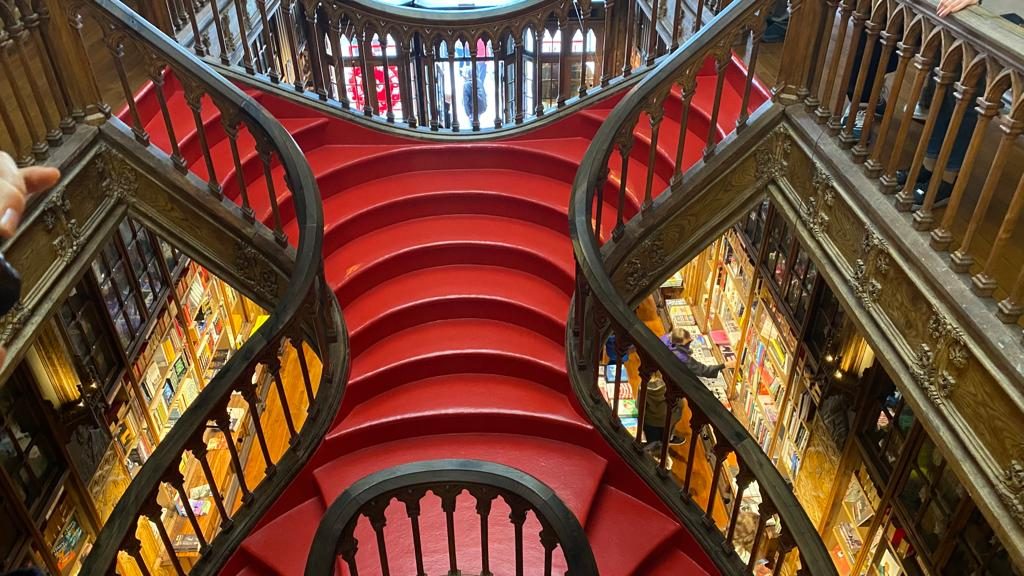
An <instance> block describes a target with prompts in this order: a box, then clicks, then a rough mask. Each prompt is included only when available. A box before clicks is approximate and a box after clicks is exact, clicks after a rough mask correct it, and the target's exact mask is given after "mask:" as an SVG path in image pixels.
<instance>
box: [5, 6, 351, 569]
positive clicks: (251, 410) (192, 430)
mask: <svg viewBox="0 0 1024 576" xmlns="http://www.w3.org/2000/svg"><path fill="white" fill-rule="evenodd" d="M97 31H98V32H99V33H98V34H93V32H97ZM97 39H98V40H100V41H99V42H96V43H97V44H99V47H100V50H95V48H94V47H93V46H92V45H90V43H91V42H94V41H96V40H97ZM129 62H135V63H138V62H142V63H143V66H142V74H141V77H140V75H139V74H138V72H139V70H138V69H130V67H129ZM168 75H173V76H174V77H175V78H176V79H177V80H178V81H180V82H181V83H182V85H183V86H184V87H185V91H186V99H187V101H188V106H189V109H190V111H191V112H192V116H193V117H194V119H195V122H196V131H195V132H194V133H192V134H189V135H188V136H185V137H180V135H177V136H176V135H175V132H174V126H180V125H181V124H180V122H177V123H176V122H172V118H171V111H170V110H169V109H168V104H167V102H166V101H165V99H164V95H163V92H162V91H161V90H159V89H157V90H156V101H155V103H154V101H153V100H146V99H144V98H142V97H141V96H136V94H137V93H138V91H139V89H140V88H141V87H142V84H143V82H149V81H151V82H152V83H153V84H155V85H156V87H157V88H159V87H160V86H161V84H162V82H163V81H164V78H165V77H167V76H168ZM111 79H113V80H114V81H115V82H116V83H117V84H116V87H119V88H120V89H121V92H122V96H123V98H124V102H126V104H125V105H124V109H123V111H122V112H121V113H119V114H118V115H116V116H115V115H112V113H111V106H110V104H108V103H107V102H104V98H103V96H102V94H103V93H104V91H103V90H102V89H101V84H103V83H109V81H110V80H111ZM107 88H108V89H107V90H106V93H108V94H109V93H110V92H111V90H110V89H109V87H107ZM142 106H151V107H158V108H159V110H158V111H156V112H155V114H156V116H155V117H156V118H158V119H159V118H162V119H163V124H164V126H165V127H166V137H165V135H164V134H161V135H160V137H159V138H156V137H155V136H154V137H153V138H151V135H150V134H148V133H147V132H146V129H145V127H144V125H143V123H142V120H141V116H142V115H143V111H140V107H142ZM213 111H215V112H216V117H217V118H219V120H220V122H219V123H217V122H207V121H205V120H204V118H206V119H208V118H209V117H210V116H211V112H213ZM145 112H146V113H147V114H148V113H149V112H152V111H151V110H149V111H145ZM119 118H124V119H125V120H126V122H127V123H128V124H129V126H126V125H125V123H122V122H121V120H119ZM0 121H2V126H3V128H4V129H3V130H0V146H2V147H3V148H4V149H11V150H13V151H14V152H15V153H16V156H17V158H18V161H19V163H21V164H31V163H34V162H41V161H52V162H60V161H65V162H68V161H70V162H72V163H74V162H75V161H76V160H75V158H71V159H70V160H69V158H68V157H67V156H68V154H71V152H68V153H67V154H65V153H64V152H62V151H63V150H69V149H70V148H71V146H70V145H69V142H70V141H72V140H75V139H76V138H78V136H79V135H84V136H85V137H87V138H98V141H96V143H98V144H99V143H104V144H102V145H107V146H109V147H110V148H111V149H116V150H117V155H118V156H123V157H124V158H125V159H126V162H127V163H128V165H129V166H119V167H111V166H106V167H105V168H104V169H105V170H106V171H107V172H112V171H114V170H120V171H124V170H135V169H136V168H134V167H133V165H135V164H137V165H138V166H146V167H147V168H146V169H143V168H138V170H139V171H140V172H142V171H144V170H147V171H148V170H155V172H154V173H147V174H145V176H146V177H147V178H153V179H156V180H158V181H160V182H161V184H167V185H168V186H169V188H180V189H183V190H186V192H184V194H186V196H188V197H189V198H192V199H197V200H199V201H198V202H196V204H197V205H199V206H201V207H209V208H208V209H209V210H213V211H214V212H216V213H215V214H211V215H210V216H209V217H210V218H211V219H216V218H233V219H235V220H233V221H232V222H231V223H230V229H231V230H232V231H235V230H243V231H244V232H240V233H239V234H242V235H244V236H245V239H244V241H243V240H241V239H240V238H239V242H242V243H243V244H244V249H242V250H241V251H240V255H239V258H241V259H243V260H245V261H244V262H240V263H236V264H237V266H236V268H237V269H238V273H239V274H240V275H241V276H242V277H241V278H235V279H234V280H235V281H236V282H238V283H240V284H246V285H248V287H249V288H250V290H251V291H252V293H255V294H258V297H260V298H262V299H263V300H264V301H265V302H266V303H269V306H270V308H271V309H270V312H269V315H268V317H267V319H266V320H265V321H264V322H263V323H262V324H261V325H260V327H259V328H258V329H257V330H256V331H255V332H254V333H253V334H252V335H251V336H250V337H248V339H247V340H246V342H245V344H244V345H243V346H242V347H241V348H240V349H238V350H237V351H236V352H234V354H233V355H232V356H231V357H230V358H229V359H228V360H227V362H226V363H225V364H224V365H223V366H222V367H221V368H220V370H219V371H218V372H217V373H216V375H215V376H214V377H213V378H212V380H211V381H210V382H209V383H208V384H207V385H206V387H205V388H203V389H202V390H201V391H200V392H199V394H198V396H197V397H196V398H195V400H194V401H193V402H192V403H191V405H190V406H189V408H188V409H187V410H186V411H185V412H184V413H183V414H181V416H180V418H179V419H178V420H177V422H176V423H175V424H174V426H173V427H172V428H171V429H170V430H169V432H167V434H166V436H164V437H163V439H162V441H161V442H160V443H159V445H158V446H157V448H156V450H155V451H154V452H153V453H152V454H151V455H150V457H149V459H148V460H147V461H146V463H145V464H144V465H143V466H142V468H141V470H140V471H139V472H138V474H137V475H136V477H135V478H134V480H133V481H132V483H131V484H130V486H129V487H128V489H127V491H126V492H125V493H124V495H123V496H122V497H121V498H120V500H119V501H118V502H117V505H116V507H115V508H114V510H113V512H112V513H111V514H110V516H109V518H108V519H107V520H106V524H105V525H104V526H102V530H101V531H100V533H99V535H98V537H97V540H96V542H95V544H94V545H93V547H92V550H91V552H90V553H89V554H88V556H87V557H86V558H85V559H84V565H83V568H82V573H83V574H110V573H114V571H115V569H116V570H117V571H118V572H119V573H122V574H134V573H139V574H143V575H146V574H153V573H164V572H165V570H166V569H170V570H171V571H172V572H173V573H176V574H184V573H185V572H186V570H185V568H184V567H183V563H182V559H181V558H180V557H179V551H178V550H177V549H176V543H175V542H174V541H173V540H172V538H171V534H170V533H169V530H168V528H167V527H166V525H165V520H164V515H165V514H164V512H165V508H167V507H168V505H167V501H168V500H172V501H173V500H177V501H179V502H181V503H182V504H183V506H182V510H183V512H182V514H184V515H185V516H186V517H187V521H188V529H186V534H188V535H190V536H192V537H193V538H194V539H195V541H196V543H197V544H198V547H199V552H200V554H199V559H198V560H197V561H196V563H195V564H194V566H193V567H192V568H191V570H190V571H191V572H193V573H201V572H203V571H204V569H205V570H209V571H211V572H212V571H213V570H215V569H216V568H218V567H219V566H221V565H222V564H223V562H224V561H226V559H227V558H228V556H229V555H230V554H231V552H232V551H233V550H234V548H235V547H236V546H237V544H238V542H240V540H241V538H243V537H244V536H245V535H246V534H247V533H248V531H249V529H250V528H251V527H252V526H253V525H254V524H255V522H256V521H257V520H258V519H259V518H260V517H261V516H262V514H263V513H264V512H265V511H266V509H267V508H268V507H269V506H270V505H271V504H272V503H273V501H274V499H275V498H276V497H277V495H278V494H280V492H281V491H282V490H283V489H284V488H285V487H286V486H287V484H288V483H289V482H290V481H291V479H292V478H293V477H294V475H295V473H297V472H298V470H299V469H301V467H302V465H303V464H304V463H305V461H306V460H307V459H308V458H309V456H311V455H312V452H313V450H314V448H315V447H316V446H317V445H318V444H319V442H320V440H322V438H323V436H324V434H325V433H326V431H327V427H328V426H329V424H330V422H331V419H332V418H333V417H334V415H335V413H336V411H337V407H338V405H339V403H340V400H341V396H342V393H343V391H344V379H345V378H346V377H347V373H348V355H347V352H346V348H347V333H346V331H345V328H344V324H343V321H342V318H341V312H340V309H339V307H338V304H337V300H336V299H335V297H334V294H333V293H332V292H331V290H330V288H329V287H328V285H327V284H326V282H325V280H324V274H323V255H322V243H323V212H322V204H321V200H320V195H319V191H318V188H317V183H316V180H315V178H314V176H313V174H312V172H311V170H310V167H309V165H308V164H307V162H306V160H305V158H304V156H303V154H302V151H301V150H300V149H299V148H298V146H297V145H296V144H295V142H294V141H293V140H292V138H291V136H290V135H289V134H288V133H287V132H286V131H285V129H284V128H283V127H282V126H281V125H280V124H279V123H278V122H276V121H275V120H274V119H273V118H272V117H271V116H269V115H268V114H267V113H266V111H264V110H263V109H262V108H261V107H260V106H259V105H258V104H256V103H255V101H254V100H253V99H252V98H250V97H248V96H247V95H245V94H244V93H243V92H242V91H241V90H239V89H238V88H236V87H235V86H234V85H232V84H231V83H229V82H228V81H226V80H224V79H223V77H221V76H220V75H219V74H217V73H216V72H214V71H213V70H212V69H211V68H210V67H209V66H208V65H206V64H205V63H203V62H202V61H201V60H199V59H197V58H196V57H194V56H192V55H190V54H188V53H187V52H186V51H184V50H182V49H181V48H180V46H179V45H178V44H177V43H175V42H174V41H172V40H171V39H170V38H168V37H167V36H165V35H163V34H162V33H161V32H159V31H158V30H157V29H156V28H154V27H153V26H152V25H150V24H149V23H148V22H146V21H145V20H143V19H142V18H141V17H140V16H139V15H138V14H136V13H134V12H133V11H131V10H130V9H129V8H127V7H126V6H125V5H124V4H122V3H120V2H118V1H117V0H90V1H89V2H81V3H71V4H69V3H64V2H42V1H35V2H14V3H10V2H8V3H2V5H0ZM89 124H91V125H96V126H99V130H95V129H92V128H89V127H88V126H87V125H89ZM79 140H82V139H79ZM133 140H134V141H133ZM156 140H159V144H156V143H154V141H156ZM225 141H227V142H229V144H230V148H231V152H232V154H231V155H230V157H225V156H224V155H220V156H217V155H214V154H211V152H210V148H211V146H212V145H213V144H214V143H219V142H225ZM81 143H82V142H79V144H81ZM91 143H92V142H91V141H90V142H85V144H84V145H90V144H91ZM252 148H255V149H256V151H257V154H256V155H255V157H254V158H247V161H249V162H247V165H249V164H251V165H252V166H251V167H252V168H255V169H252V170H244V169H243V166H242V164H241V159H240V155H239V149H242V150H247V149H252ZM79 150H80V149H79ZM84 158H85V160H84V161H88V155H86V156H84ZM104 158H108V156H106V155H100V156H98V157H97V160H96V161H98V162H105V161H106V160H104ZM278 168H280V169H283V172H284V175H285V176H284V182H285V184H284V187H283V188H282V185H281V184H280V181H279V180H277V179H276V178H275V177H274V176H273V175H272V173H271V171H272V169H274V170H276V169H278ZM218 174H219V175H220V176H221V177H224V176H227V175H232V174H233V175H232V177H231V179H230V180H227V179H225V180H223V181H222V179H221V178H218ZM249 176H251V178H250V177H249ZM131 178H132V179H133V180H134V179H135V177H134V176H131ZM139 179H140V180H141V176H140V177H139ZM256 179H265V180H266V186H267V189H268V191H269V198H260V199H258V201H257V199H255V198H250V197H249V195H248V192H247V189H248V187H250V186H252V182H253V181H255V180H256ZM227 182H230V185H227V186H226V187H227V188H229V192H225V190H223V189H222V184H225V185H226V183H227ZM105 185H109V186H116V185H117V182H113V181H111V182H107V183H105ZM118 192H120V194H118ZM95 193H96V194H98V195H100V194H106V195H108V196H110V197H112V198H114V201H115V202H119V201H124V202H127V201H128V199H127V198H125V196H126V195H127V194H126V193H124V191H123V190H122V191H116V190H97V191H95ZM168 194H170V193H168ZM228 196H230V198H229V197H228ZM137 200H138V199H137ZM250 200H252V202H250ZM138 201H139V202H141V200H138ZM254 205H256V206H260V207H261V208H259V209H256V210H254V208H253V206H254ZM203 209H207V208H199V210H203ZM264 210H265V212H266V216H265V215H264ZM282 210H287V212H286V213H287V214H291V215H294V220H295V222H294V223H293V224H292V225H291V226H290V227H289V230H296V231H297V237H293V238H292V239H289V238H288V234H287V233H286V230H285V223H284V222H282V216H281V214H282ZM257 212H259V214H257ZM257 215H258V216H259V218H257V217H256V216H257ZM263 221H266V222H269V223H270V224H269V225H264V224H263V223H262V222H263ZM162 225H163V226H164V227H165V228H169V229H172V230H173V229H174V228H175V226H180V227H183V228H185V227H187V225H185V224H182V223H181V222H177V223H175V222H164V223H163V224H162ZM268 226H269V227H268ZM232 233H234V232H232ZM223 240H224V239H223V238H221V239H216V240H214V239H211V243H213V242H223ZM196 248H197V247H194V246H189V247H183V251H185V252H187V253H189V254H196V253H198V254H203V253H204V252H203V250H200V249H196ZM260 250H264V251H266V252H265V253H258V252H259V251H260ZM264 261H266V266H263V265H261V264H260V263H261V262H264ZM217 264H218V265H220V264H222V263H217ZM246 275H248V277H247V276H246ZM227 280H229V281H231V280H232V279H230V278H228V279H227ZM279 287H280V288H279ZM283 362H284V363H287V364H286V365H287V366H288V367H289V368H290V370H288V373H287V374H286V371H285V370H284V369H283V368H282V364H283ZM286 381H287V382H288V383H289V384H294V387H292V388H291V389H292V390H294V393H292V394H288V393H287V391H286V390H285V386H286V384H285V383H286ZM233 398H235V400H234V402H235V403H236V404H237V403H238V402H239V400H238V399H239V398H240V399H241V402H242V403H243V405H244V406H245V413H246V414H247V415H248V417H247V418H246V419H245V420H243V421H241V424H242V426H243V433H244V435H245V437H246V441H245V443H244V444H243V443H241V442H238V439H237V438H236V434H235V432H234V428H235V424H234V423H233V422H232V417H231V413H230V412H229V407H228V404H229V402H231V401H232V399H233ZM282 420H283V424H282V423H281V422H282ZM272 425H273V426H280V427H281V429H282V430H281V432H282V433H284V434H286V436H285V439H286V440H287V442H272V441H269V440H268V439H269V438H270V434H271V431H270V430H269V426H272ZM214 439H216V440H214ZM212 440H214V441H216V442H219V443H220V445H221V446H222V447H223V448H226V453H227V454H228V456H229V457H230V460H229V461H228V463H227V467H228V472H227V474H226V475H225V476H223V477H221V481H222V483H220V484H218V481H217V478H215V475H214V472H213V470H212V468H213V466H211V461H212V459H211V455H210V454H209V453H208V450H209V448H208V442H210V441H212ZM185 469H188V470H194V471H195V474H194V475H193V476H196V477H199V476H198V475H199V472H200V471H201V474H202V476H201V478H203V481H205V483H206V484H207V485H208V486H209V495H210V497H212V500H213V503H214V510H213V511H211V512H210V514H209V515H208V516H207V518H206V519H204V520H207V521H205V522H200V521H199V519H198V518H197V515H196V514H195V513H194V512H193V510H192V508H191V506H190V505H189V502H190V500H189V491H190V489H191V488H194V486H189V485H188V481H187V480H186V478H185V477H184V475H183V470H185ZM224 478H227V480H224ZM210 519H213V520H210ZM193 556H194V555H193ZM193 559H194V558H193ZM204 567H205V568H204Z"/></svg>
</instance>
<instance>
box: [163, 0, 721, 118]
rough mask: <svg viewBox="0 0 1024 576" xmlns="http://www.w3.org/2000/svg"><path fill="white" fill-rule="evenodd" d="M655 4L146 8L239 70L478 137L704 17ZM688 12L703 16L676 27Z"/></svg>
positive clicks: (634, 59)
mask: <svg viewBox="0 0 1024 576" xmlns="http://www.w3.org/2000/svg"><path fill="white" fill-rule="evenodd" d="M662 1H663V0H654V2H653V4H651V3H648V2H647V1H646V0H619V1H618V2H615V1H614V0H612V1H608V2H605V1H596V2H595V1H593V0H587V1H584V2H573V1H570V0H528V1H525V2H520V3H515V4H512V5H509V6H506V7H501V8H493V9H481V10H469V11H438V10H424V9H418V8H407V7H396V6H391V5H383V4H377V3H376V2H374V1H373V0H356V1H351V2H339V1H337V0H303V1H301V2H295V1H293V0H283V1H281V2H279V3H271V2H268V1H266V0H255V12H254V13H258V17H249V16H248V14H249V12H248V11H249V10H250V8H249V3H248V2H247V0H227V1H226V0H219V2H214V1H210V0H206V2H203V3H188V2H185V3H181V4H179V2H180V0H168V1H166V2H164V1H163V0H158V1H157V2H155V3H154V2H153V1H152V0H144V3H145V4H146V5H147V6H148V7H149V8H148V9H147V10H146V13H150V12H161V11H162V12H163V14H161V16H160V17H159V18H157V20H158V21H161V22H167V23H169V24H168V25H169V26H170V28H171V31H170V32H169V33H170V34H171V35H174V36H175V37H176V38H177V39H178V40H179V41H180V42H182V44H183V45H186V46H189V47H190V48H191V49H192V50H193V51H194V53H195V54H196V55H198V56H201V57H206V58H208V60H209V61H210V62H211V63H217V64H219V65H223V66H228V67H230V68H231V69H232V70H233V71H234V72H236V73H238V74H239V75H241V76H242V77H244V78H246V79H249V80H252V81H262V82H267V83H269V84H270V85H281V86H283V85H290V86H292V87H293V89H294V90H293V93H298V94H300V95H302V96H305V97H308V98H311V99H315V100H318V101H320V102H322V103H326V104H328V105H330V106H332V107H335V108H336V109H337V110H338V111H339V112H341V113H344V111H352V112H355V113H356V114H361V115H362V116H364V117H367V118H370V119H372V120H375V121H380V122H382V123H384V124H387V125H391V126H395V127H400V128H403V129H417V130H418V131H420V132H423V133H435V132H437V133H454V132H463V133H466V132H468V133H479V132H489V131H494V130H502V129H508V128H515V127H517V126H519V125H521V124H523V123H526V122H530V121H533V120H537V119H540V118H543V117H546V116H549V115H550V114H551V112H552V111H554V110H559V109H563V108H565V107H566V106H572V105H574V104H576V103H578V102H580V101H581V100H583V99H585V98H588V97H594V96H597V95H600V94H601V93H602V89H604V88H607V87H609V85H610V84H617V83H618V82H620V81H622V80H625V79H626V78H628V77H630V76H632V75H633V74H635V73H636V72H638V71H646V70H648V69H650V68H651V67H652V66H653V65H654V64H655V63H656V61H657V60H658V58H661V57H662V56H664V55H665V54H666V53H667V52H669V51H670V50H673V49H675V48H676V47H678V45H679V44H680V43H681V42H682V41H683V40H685V38H686V37H687V36H688V35H689V34H690V33H692V32H693V31H695V30H698V29H700V26H701V25H702V23H703V21H704V20H705V19H709V18H710V17H711V16H713V11H712V10H711V8H712V5H711V4H710V3H708V5H707V7H706V8H705V4H706V0H698V2H697V3H696V5H697V6H696V8H693V7H691V6H690V5H689V4H686V2H684V1H683V0H679V1H677V2H675V4H674V7H673V10H672V12H671V14H669V13H668V11H667V6H666V7H665V8H666V9H664V10H662V9H661V8H660V6H661V4H660V3H661V2H662ZM665 1H667V0H665ZM684 4H685V5H686V8H685V9H684ZM693 10H696V11H697V12H699V13H700V14H699V16H698V17H697V18H696V19H694V20H693V22H692V24H690V25H686V26H684V19H688V18H692V12H693ZM662 12H664V13H663V14H662ZM651 14H654V15H655V18H656V19H657V22H656V23H655V25H652V23H651ZM257 28H258V30H257ZM254 32H258V33H259V34H260V35H261V37H262V44H263V46H265V54H264V55H263V57H262V58H261V59H260V61H259V62H258V63H257V62H256V61H255V59H254V54H252V53H251V49H250V46H249V43H248V42H246V41H241V42H236V38H237V39H245V38H249V37H250V36H252V34H253V33H254ZM210 33H212V35H213V36H214V38H213V39H212V40H209V41H204V40H203V38H204V35H206V34H210ZM641 33H642V34H641ZM197 39H198V40H197Z"/></svg>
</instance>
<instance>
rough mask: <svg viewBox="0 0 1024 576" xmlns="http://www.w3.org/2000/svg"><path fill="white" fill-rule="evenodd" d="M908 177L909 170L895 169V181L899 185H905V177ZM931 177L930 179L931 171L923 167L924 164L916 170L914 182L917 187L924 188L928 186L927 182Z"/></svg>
mask: <svg viewBox="0 0 1024 576" xmlns="http://www.w3.org/2000/svg"><path fill="white" fill-rule="evenodd" d="M909 177H910V171H909V170H897V171H896V183H897V184H899V185H900V186H904V185H906V183H907V178H909ZM931 179H932V171H931V170H929V169H927V168H925V167H924V166H922V167H921V171H920V172H918V174H917V182H916V184H917V187H918V188H925V189H927V188H928V182H931Z"/></svg>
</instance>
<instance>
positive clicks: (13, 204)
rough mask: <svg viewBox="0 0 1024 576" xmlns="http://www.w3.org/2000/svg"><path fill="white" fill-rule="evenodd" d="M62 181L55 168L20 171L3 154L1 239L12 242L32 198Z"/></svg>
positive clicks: (0, 172) (0, 162) (0, 158)
mask: <svg viewBox="0 0 1024 576" xmlns="http://www.w3.org/2000/svg"><path fill="white" fill-rule="evenodd" d="M59 179H60V171H58V170H57V169H56V168H47V167H41V166H32V167H29V168H18V165H17V164H15V162H14V158H11V155H10V154H8V153H6V152H0V237H2V238H10V237H11V236H13V235H14V232H15V231H17V229H18V224H19V223H21V217H22V215H23V214H24V213H25V202H26V201H27V199H28V196H29V195H30V194H36V193H38V192H43V191H44V190H47V189H48V188H50V187H51V186H53V185H54V184H56V183H57V180H59Z"/></svg>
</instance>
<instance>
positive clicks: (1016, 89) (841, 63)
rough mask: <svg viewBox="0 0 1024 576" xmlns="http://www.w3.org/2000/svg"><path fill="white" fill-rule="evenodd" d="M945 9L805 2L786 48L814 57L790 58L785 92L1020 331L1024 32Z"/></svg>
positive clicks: (914, 1)
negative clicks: (943, 11)
mask: <svg viewBox="0 0 1024 576" xmlns="http://www.w3.org/2000/svg"><path fill="white" fill-rule="evenodd" d="M936 12H937V3H936V2H932V1H930V0H895V1H892V2H867V1H854V0H832V1H828V2H825V1H822V0H818V1H815V2H811V3H809V4H806V5H805V6H804V7H803V8H801V11H800V12H799V13H797V14H794V19H793V20H794V22H795V23H796V24H795V25H793V26H791V27H790V29H789V35H788V37H787V39H786V47H785V49H784V54H786V55H788V54H793V53H796V52H804V51H805V50H806V51H807V52H808V53H812V54H816V55H817V56H816V58H815V59H813V60H811V61H810V62H806V61H804V63H806V65H805V66H801V65H802V64H804V63H801V62H797V61H791V64H793V65H795V66H796V68H794V69H793V71H792V72H793V73H791V74H789V75H788V78H789V86H788V89H789V90H790V91H791V93H792V94H793V95H794V96H796V97H798V98H799V99H801V100H802V102H803V103H805V105H806V107H807V110H808V111H809V112H811V113H813V114H814V115H815V116H816V118H817V120H818V121H819V122H820V123H823V124H825V125H826V130H827V133H828V134H829V135H830V136H831V137H833V138H835V139H836V141H837V142H838V143H839V144H840V145H841V146H842V147H844V148H847V149H849V150H850V156H849V159H850V161H851V163H852V164H856V165H862V167H863V170H864V172H865V173H866V174H867V175H868V176H869V177H870V178H872V179H875V180H877V182H878V185H879V188H880V189H881V190H882V191H883V192H884V193H885V194H891V195H894V196H893V201H894V202H895V205H896V207H897V208H898V209H899V210H901V211H913V216H912V220H911V222H912V225H913V227H914V228H915V229H917V230H920V231H927V232H929V233H930V238H929V241H930V244H931V247H932V248H933V249H934V250H935V251H936V252H938V253H948V255H949V256H948V258H949V266H950V268H951V269H952V270H954V271H955V272H957V273H960V274H969V275H970V285H971V289H972V290H973V291H974V293H975V294H977V295H978V296H980V297H982V298H984V299H989V298H995V300H996V301H997V302H998V306H997V307H996V314H997V316H998V318H999V319H1000V320H1001V321H1003V322H1005V323H1007V324H1015V323H1018V322H1019V321H1020V319H1021V317H1022V314H1024V267H1022V255H1021V254H1020V251H1019V250H1017V249H1015V248H1014V247H1015V246H1020V245H1021V243H1022V242H1024V229H1021V227H1020V226H1018V221H1019V220H1020V218H1021V215H1022V212H1024V162H1022V161H1021V153H1022V152H1021V140H1020V135H1021V133H1022V132H1024V90H1021V88H1020V87H1021V82H1022V81H1024V28H1022V27H1020V26H1017V25H1016V24H1014V23H1012V22H1010V21H1008V20H1004V19H1003V18H1000V17H999V16H997V15H994V14H988V13H986V12H985V11H984V10H983V9H980V8H974V9H969V10H965V11H963V12H960V13H957V14H953V15H950V16H947V17H944V18H942V17H939V16H938V15H937V13H936ZM1018 16H1019V15H1018ZM784 59H785V58H784ZM887 77H890V78H891V79H890V80H889V81H887ZM851 102H852V103H853V104H852V105H851V104H849V103H851ZM858 109H859V110H861V111H862V113H861V114H857V111H858ZM851 110H852V112H850V111H851ZM851 167H852V166H851ZM930 173H933V174H934V175H933V176H931V177H930V178H929V177H928V176H929V174H930ZM918 190H920V192H918Z"/></svg>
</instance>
